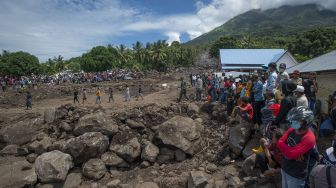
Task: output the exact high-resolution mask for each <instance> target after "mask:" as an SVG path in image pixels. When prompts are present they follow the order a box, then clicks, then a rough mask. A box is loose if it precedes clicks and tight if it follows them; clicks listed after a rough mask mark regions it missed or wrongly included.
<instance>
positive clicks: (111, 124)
mask: <svg viewBox="0 0 336 188" xmlns="http://www.w3.org/2000/svg"><path fill="white" fill-rule="evenodd" d="M73 132H74V134H75V135H77V136H78V135H82V134H84V133H87V132H101V133H103V134H104V135H107V136H112V135H114V134H115V133H117V132H118V125H117V123H116V122H115V121H113V120H112V119H110V118H107V117H106V115H105V114H103V113H102V112H99V113H95V114H87V115H85V116H83V117H81V118H80V119H79V120H78V122H77V124H76V125H75V129H74V131H73Z"/></svg>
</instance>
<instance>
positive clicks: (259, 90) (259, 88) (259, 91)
mask: <svg viewBox="0 0 336 188" xmlns="http://www.w3.org/2000/svg"><path fill="white" fill-rule="evenodd" d="M253 92H254V100H255V101H264V100H265V98H264V92H263V83H262V82H261V81H260V80H258V81H257V82H255V83H254V85H253Z"/></svg>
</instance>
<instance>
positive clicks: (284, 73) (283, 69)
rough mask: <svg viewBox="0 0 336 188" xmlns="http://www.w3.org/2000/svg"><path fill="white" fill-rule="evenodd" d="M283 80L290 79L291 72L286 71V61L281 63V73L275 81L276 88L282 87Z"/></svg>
mask: <svg viewBox="0 0 336 188" xmlns="http://www.w3.org/2000/svg"><path fill="white" fill-rule="evenodd" d="M283 80H289V74H288V73H287V71H286V64H285V63H281V64H280V65H279V74H278V77H277V80H276V83H275V87H276V88H281V86H280V85H281V82H282V81H283Z"/></svg>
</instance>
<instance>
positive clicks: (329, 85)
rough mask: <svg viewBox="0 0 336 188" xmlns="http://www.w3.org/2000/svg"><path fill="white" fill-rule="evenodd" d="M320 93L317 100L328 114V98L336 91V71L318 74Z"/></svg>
mask: <svg viewBox="0 0 336 188" xmlns="http://www.w3.org/2000/svg"><path fill="white" fill-rule="evenodd" d="M316 79H317V84H318V89H319V90H318V92H317V99H319V100H320V101H321V103H322V112H323V113H328V103H327V101H328V98H329V95H330V94H332V92H333V91H336V84H335V82H336V71H335V72H328V73H326V72H320V73H318V74H317V77H316Z"/></svg>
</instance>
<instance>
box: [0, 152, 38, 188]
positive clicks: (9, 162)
mask: <svg viewBox="0 0 336 188" xmlns="http://www.w3.org/2000/svg"><path fill="white" fill-rule="evenodd" d="M29 166H31V164H29V163H28V162H27V161H26V160H25V158H23V157H18V158H16V157H11V158H1V159H0V188H8V187H33V186H34V185H35V183H36V182H37V175H36V173H35V169H34V168H31V167H29ZM27 167H29V168H27Z"/></svg>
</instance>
